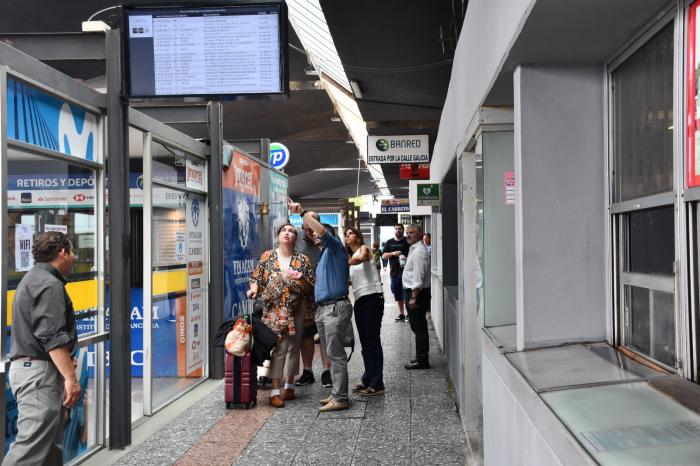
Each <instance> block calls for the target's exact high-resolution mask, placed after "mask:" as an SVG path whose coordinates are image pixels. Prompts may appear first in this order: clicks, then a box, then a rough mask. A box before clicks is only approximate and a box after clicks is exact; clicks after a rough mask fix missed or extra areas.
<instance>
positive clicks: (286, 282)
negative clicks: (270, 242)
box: [250, 249, 316, 335]
mask: <svg viewBox="0 0 700 466" xmlns="http://www.w3.org/2000/svg"><path fill="white" fill-rule="evenodd" d="M288 270H296V271H298V272H301V274H302V276H303V277H304V278H306V280H307V281H308V282H309V284H310V285H311V287H312V288H313V286H314V283H315V282H316V274H315V273H314V269H313V267H312V266H311V261H310V260H309V258H308V257H306V256H305V255H304V254H301V253H300V252H298V251H294V253H293V254H292V257H291V259H290V261H289V267H288ZM250 283H255V284H257V285H258V287H259V291H258V295H259V296H260V298H261V299H262V300H263V303H264V306H263V319H262V320H263V323H264V324H265V325H267V326H268V327H270V328H271V329H272V330H273V331H274V332H275V333H276V334H278V335H284V334H289V335H295V334H296V323H295V319H294V313H295V311H296V309H298V308H299V304H300V302H301V300H302V298H303V290H302V288H301V286H300V284H299V280H291V279H287V278H286V277H285V276H283V275H282V270H281V269H280V264H279V261H278V260H277V250H276V249H271V250H269V251H265V252H264V253H263V254H262V256H260V260H259V261H258V265H257V266H256V267H255V270H254V271H253V275H252V276H251V277H250ZM312 293H313V291H312Z"/></svg>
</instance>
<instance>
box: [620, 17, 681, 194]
mask: <svg viewBox="0 0 700 466" xmlns="http://www.w3.org/2000/svg"><path fill="white" fill-rule="evenodd" d="M612 82H613V91H614V100H613V111H614V135H615V138H614V170H615V172H614V175H615V176H614V179H615V182H614V186H613V198H614V202H622V201H627V200H630V199H635V198H639V197H644V196H649V195H653V194H659V193H663V192H667V191H670V190H672V189H673V89H674V86H673V22H671V23H670V24H669V25H668V26H666V27H664V28H663V29H662V30H661V31H660V32H659V33H658V34H656V35H655V36H654V37H653V38H652V39H651V40H649V42H647V43H646V44H645V45H643V46H642V47H641V48H640V49H639V50H637V51H636V52H635V53H634V54H632V56H631V57H630V58H629V59H627V60H626V61H625V62H624V63H623V64H622V65H620V66H619V67H618V68H617V69H615V71H614V72H613V73H612Z"/></svg>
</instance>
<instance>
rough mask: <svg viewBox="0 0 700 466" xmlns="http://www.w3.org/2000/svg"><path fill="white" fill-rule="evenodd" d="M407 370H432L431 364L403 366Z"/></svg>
mask: <svg viewBox="0 0 700 466" xmlns="http://www.w3.org/2000/svg"><path fill="white" fill-rule="evenodd" d="M403 367H405V368H406V370H409V371H410V370H413V369H430V364H428V363H427V362H412V363H411V364H406V365H405V366H403Z"/></svg>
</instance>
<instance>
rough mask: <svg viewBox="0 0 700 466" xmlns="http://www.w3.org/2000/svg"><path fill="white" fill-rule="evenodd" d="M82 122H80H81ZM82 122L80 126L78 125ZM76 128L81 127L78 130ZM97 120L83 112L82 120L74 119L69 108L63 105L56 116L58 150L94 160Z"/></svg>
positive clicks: (90, 114)
mask: <svg viewBox="0 0 700 466" xmlns="http://www.w3.org/2000/svg"><path fill="white" fill-rule="evenodd" d="M81 120H82V121H81ZM81 122H82V125H80V123H81ZM78 126H81V127H80V128H78ZM96 135H97V119H96V118H95V115H93V114H92V113H88V112H85V114H84V116H83V117H82V118H79V117H78V118H76V117H75V116H74V115H73V111H72V110H71V108H70V106H69V105H68V104H66V103H64V104H63V105H62V106H61V111H60V113H59V115H58V143H59V150H60V151H61V152H63V153H64V154H68V155H75V156H77V157H81V158H86V159H88V160H94V158H95V157H94V152H95V149H96V147H97V144H96Z"/></svg>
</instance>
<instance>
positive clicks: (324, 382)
mask: <svg viewBox="0 0 700 466" xmlns="http://www.w3.org/2000/svg"><path fill="white" fill-rule="evenodd" d="M321 386H322V387H324V388H330V387H332V386H333V379H332V378H331V371H330V370H328V369H326V370H325V371H323V373H322V374H321Z"/></svg>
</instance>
